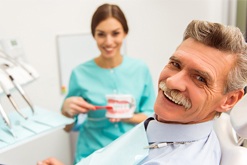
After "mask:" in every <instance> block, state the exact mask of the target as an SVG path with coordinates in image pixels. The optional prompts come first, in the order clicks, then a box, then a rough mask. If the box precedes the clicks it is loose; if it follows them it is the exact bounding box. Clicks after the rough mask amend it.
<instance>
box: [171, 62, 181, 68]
mask: <svg viewBox="0 0 247 165" xmlns="http://www.w3.org/2000/svg"><path fill="white" fill-rule="evenodd" d="M171 64H172V65H173V66H175V67H176V68H179V69H180V65H179V64H178V63H177V62H171Z"/></svg>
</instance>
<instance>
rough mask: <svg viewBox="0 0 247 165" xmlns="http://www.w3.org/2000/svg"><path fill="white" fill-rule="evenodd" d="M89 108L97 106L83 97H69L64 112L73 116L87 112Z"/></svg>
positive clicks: (92, 108) (68, 115)
mask: <svg viewBox="0 0 247 165" xmlns="http://www.w3.org/2000/svg"><path fill="white" fill-rule="evenodd" d="M89 110H95V106H94V105H92V104H89V103H88V102H86V101H85V100H84V99H83V98H81V97H69V98H67V99H65V101H64V103H63V107H62V114H63V115H64V116H67V117H70V118H72V117H74V116H75V115H77V114H79V113H87V112H88V111H89Z"/></svg>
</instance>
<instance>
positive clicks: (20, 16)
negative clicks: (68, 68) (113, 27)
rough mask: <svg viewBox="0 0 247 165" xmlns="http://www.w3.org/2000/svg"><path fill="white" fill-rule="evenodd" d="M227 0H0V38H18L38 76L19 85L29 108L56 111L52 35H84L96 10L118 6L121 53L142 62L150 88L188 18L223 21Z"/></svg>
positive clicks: (59, 99) (56, 80) (58, 97)
mask: <svg viewBox="0 0 247 165" xmlns="http://www.w3.org/2000/svg"><path fill="white" fill-rule="evenodd" d="M228 1H233V0H111V1H110V0H108V1H104V0H7V1H6V0H0V38H8V37H18V38H20V39H21V41H22V43H23V46H24V49H25V52H26V57H27V59H28V61H29V62H30V64H31V65H32V66H33V67H34V68H36V69H37V71H38V73H39V74H40V78H39V79H38V80H37V81H35V82H34V83H32V84H30V85H28V86H26V87H25V89H26V90H27V93H28V94H29V96H30V97H31V99H32V101H33V103H34V104H36V105H39V106H42V107H45V108H48V109H51V110H54V111H59V109H60V106H61V103H62V100H63V97H64V96H63V95H61V94H60V87H59V70H58V59H57V50H56V40H55V38H56V35H58V34H71V33H81V32H90V21H91V16H92V14H93V12H94V11H95V9H96V7H97V6H99V5H100V4H102V3H104V2H113V3H116V4H118V5H119V6H120V7H121V8H122V9H123V11H124V13H125V14H126V17H127V20H128V23H129V28H130V33H129V35H128V37H127V53H128V55H130V56H133V57H138V58H141V59H143V60H144V61H146V62H147V64H148V65H149V67H150V70H151V73H152V75H153V80H154V84H155V86H157V80H158V76H159V73H160V71H161V69H162V68H163V67H164V65H165V64H166V63H167V61H168V58H169V57H170V55H171V54H172V52H173V51H174V49H175V48H176V46H177V45H178V44H179V43H180V42H181V39H182V34H183V30H184V29H185V26H186V25H187V24H188V23H189V22H190V21H191V20H192V19H206V20H209V21H217V22H222V23H228V19H229V17H228V7H229V6H228Z"/></svg>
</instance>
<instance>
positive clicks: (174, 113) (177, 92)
mask: <svg viewBox="0 0 247 165" xmlns="http://www.w3.org/2000/svg"><path fill="white" fill-rule="evenodd" d="M234 61H235V60H234V59H233V56H231V55H227V54H226V53H225V52H221V51H219V50H217V49H215V48H211V47H209V46H206V45H203V44H201V43H199V42H197V41H195V40H194V39H191V38H189V39H187V40H185V41H183V42H182V44H181V45H180V46H179V47H178V48H177V50H176V51H175V52H174V54H173V55H172V56H171V58H170V61H169V63H168V64H167V65H166V66H165V68H164V69H163V70H162V72H161V74H160V78H159V91H158V96H157V99H156V102H155V106H154V110H155V113H156V115H157V119H158V120H159V121H163V122H172V123H199V122H203V121H208V120H211V119H213V118H214V116H215V113H216V112H217V111H218V112H220V111H222V104H224V102H225V100H226V98H227V96H226V95H224V87H225V84H226V79H227V75H228V73H229V71H230V69H231V68H232V67H233V64H234Z"/></svg>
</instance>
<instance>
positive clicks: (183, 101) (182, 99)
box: [159, 81, 192, 110]
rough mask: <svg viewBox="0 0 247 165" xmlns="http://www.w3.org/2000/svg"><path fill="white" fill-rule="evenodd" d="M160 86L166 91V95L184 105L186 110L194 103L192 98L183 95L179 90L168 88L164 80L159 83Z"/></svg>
mask: <svg viewBox="0 0 247 165" xmlns="http://www.w3.org/2000/svg"><path fill="white" fill-rule="evenodd" d="M159 88H160V89H161V90H162V91H163V92H164V95H165V96H166V97H168V98H169V99H170V100H171V101H173V102H174V103H176V104H178V105H182V106H184V108H185V109H186V110H188V109H190V108H191V105H192V104H191V101H190V99H189V98H187V97H185V96H184V95H182V94H181V93H180V92H179V91H178V90H172V89H169V88H167V86H166V84H165V82H163V81H162V82H160V83H159Z"/></svg>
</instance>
